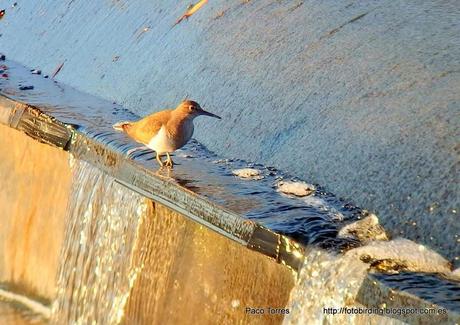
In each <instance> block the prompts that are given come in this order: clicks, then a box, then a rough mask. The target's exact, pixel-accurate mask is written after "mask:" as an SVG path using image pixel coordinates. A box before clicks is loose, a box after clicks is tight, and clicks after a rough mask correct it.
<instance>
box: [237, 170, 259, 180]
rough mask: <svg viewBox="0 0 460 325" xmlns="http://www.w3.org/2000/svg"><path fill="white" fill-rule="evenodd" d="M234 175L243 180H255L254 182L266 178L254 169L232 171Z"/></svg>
mask: <svg viewBox="0 0 460 325" xmlns="http://www.w3.org/2000/svg"><path fill="white" fill-rule="evenodd" d="M232 174H233V175H235V176H238V177H241V178H247V179H254V180H258V179H262V178H264V177H263V176H262V172H261V171H260V170H258V169H254V168H242V169H235V170H233V171H232Z"/></svg>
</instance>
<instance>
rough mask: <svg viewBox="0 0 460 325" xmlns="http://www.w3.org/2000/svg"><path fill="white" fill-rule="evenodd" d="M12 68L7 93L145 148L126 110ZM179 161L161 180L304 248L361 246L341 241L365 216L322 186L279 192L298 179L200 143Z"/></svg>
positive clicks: (124, 145) (150, 157)
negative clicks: (242, 174) (250, 176)
mask: <svg viewBox="0 0 460 325" xmlns="http://www.w3.org/2000/svg"><path fill="white" fill-rule="evenodd" d="M6 64H7V65H8V68H9V74H10V77H9V79H8V80H6V79H0V87H1V88H2V93H3V94H5V95H7V96H8V97H10V98H13V99H17V100H20V101H23V102H27V103H29V104H31V105H36V106H38V107H40V108H41V109H43V110H44V112H46V113H48V114H50V115H52V116H54V117H56V118H57V119H58V120H60V121H62V122H65V123H68V124H71V125H73V126H74V127H76V128H77V130H78V131H80V132H82V133H84V134H86V135H88V136H89V137H91V138H94V139H96V140H97V141H99V142H101V143H103V144H106V145H107V146H109V147H111V148H114V149H116V150H119V151H122V152H124V153H126V152H127V151H128V150H129V149H132V148H134V147H138V146H140V145H139V144H136V143H134V142H133V141H131V140H130V139H129V138H127V137H126V136H125V135H124V134H122V133H120V132H116V131H115V130H113V128H112V127H111V126H112V125H113V124H114V123H115V122H118V121H122V120H135V119H137V118H138V117H137V116H136V115H134V114H132V113H130V112H129V111H127V110H126V109H124V108H123V107H121V106H120V105H117V104H116V103H110V102H108V101H105V100H102V99H99V98H97V97H93V96H90V95H87V94H82V93H80V92H78V91H76V90H75V89H73V88H71V87H68V86H64V85H61V84H59V83H57V82H53V81H50V80H49V79H45V78H43V77H42V76H37V75H33V74H31V72H30V71H28V70H27V69H26V68H24V67H22V66H20V65H17V64H15V63H14V62H11V61H7V63H6ZM19 84H33V85H34V89H33V90H27V91H20V90H18V85H19ZM132 157H133V159H134V160H135V161H137V162H139V163H140V164H142V165H144V166H146V167H148V168H150V169H154V170H158V166H157V163H156V161H155V159H154V154H153V152H152V151H149V150H144V151H138V152H136V153H134V154H133V156H132ZM174 160H175V162H176V163H178V165H177V166H176V167H175V168H174V170H173V171H165V170H161V171H158V175H159V176H160V177H165V178H167V179H171V180H174V181H175V182H177V183H178V184H180V185H181V186H184V187H186V188H187V189H189V190H191V191H194V192H196V193H199V194H200V195H203V196H205V197H207V198H209V199H210V200H212V201H214V202H216V203H219V204H221V205H222V206H224V207H226V208H228V209H229V210H231V211H234V212H236V213H239V214H241V215H243V216H245V217H247V218H248V219H252V220H255V221H258V222H260V223H261V224H262V225H264V226H266V227H268V228H270V229H272V230H274V231H276V232H279V233H282V234H286V235H289V236H290V237H292V238H294V239H296V240H297V241H299V242H301V243H306V244H317V245H320V246H321V247H326V248H331V249H339V250H340V249H342V248H347V247H351V246H355V245H357V242H355V241H352V240H348V239H339V238H337V234H338V230H339V229H340V228H341V227H342V226H343V225H345V224H346V223H348V222H351V221H354V220H358V219H359V218H361V217H362V216H364V215H365V213H364V212H363V211H362V210H361V209H360V208H358V207H355V206H353V205H352V204H350V203H347V202H344V201H341V200H340V199H338V198H337V197H335V196H334V195H333V194H332V193H330V192H327V191H326V190H325V189H323V188H322V187H321V186H320V185H318V184H315V187H316V191H315V192H314V193H313V194H312V195H311V196H307V197H304V198H298V197H295V196H294V195H284V194H281V193H278V192H277V190H276V184H277V182H279V181H280V180H295V179H293V178H292V177H290V176H289V175H288V174H285V173H283V172H282V171H279V170H277V169H275V168H273V167H269V166H263V165H260V164H253V163H249V162H246V161H244V160H240V159H221V158H220V157H218V156H217V155H215V154H213V153H211V152H209V151H208V150H207V149H206V148H205V147H204V146H202V145H201V144H199V143H198V142H196V141H194V140H192V141H190V142H189V144H187V145H186V146H185V147H184V148H182V149H181V150H179V151H177V152H176V153H175V154H174ZM246 167H251V168H256V169H259V170H260V171H261V175H262V176H263V178H262V179H259V180H245V181H242V180H241V179H240V178H238V177H236V176H235V175H233V171H234V170H235V169H241V168H246Z"/></svg>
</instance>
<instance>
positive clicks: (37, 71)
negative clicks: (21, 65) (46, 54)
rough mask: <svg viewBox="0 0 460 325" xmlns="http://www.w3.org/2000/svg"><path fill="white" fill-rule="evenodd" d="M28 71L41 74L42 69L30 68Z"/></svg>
mask: <svg viewBox="0 0 460 325" xmlns="http://www.w3.org/2000/svg"><path fill="white" fill-rule="evenodd" d="M30 72H32V74H42V70H38V69H33V70H30Z"/></svg>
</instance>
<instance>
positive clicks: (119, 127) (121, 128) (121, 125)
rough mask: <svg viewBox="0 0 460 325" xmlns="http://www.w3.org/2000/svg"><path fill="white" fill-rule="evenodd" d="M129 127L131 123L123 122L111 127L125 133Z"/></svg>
mask: <svg viewBox="0 0 460 325" xmlns="http://www.w3.org/2000/svg"><path fill="white" fill-rule="evenodd" d="M130 126H131V122H127V121H123V122H118V123H115V124H114V125H112V127H113V128H114V129H115V130H117V131H122V132H125V131H127V130H128V129H129V127H130Z"/></svg>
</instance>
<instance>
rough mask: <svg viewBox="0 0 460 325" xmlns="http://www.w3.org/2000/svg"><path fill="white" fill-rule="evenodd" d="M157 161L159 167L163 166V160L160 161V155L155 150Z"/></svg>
mask: <svg viewBox="0 0 460 325" xmlns="http://www.w3.org/2000/svg"><path fill="white" fill-rule="evenodd" d="M157 161H158V163H159V164H160V166H161V167H163V162H162V161H161V156H160V155H159V154H158V152H157Z"/></svg>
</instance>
